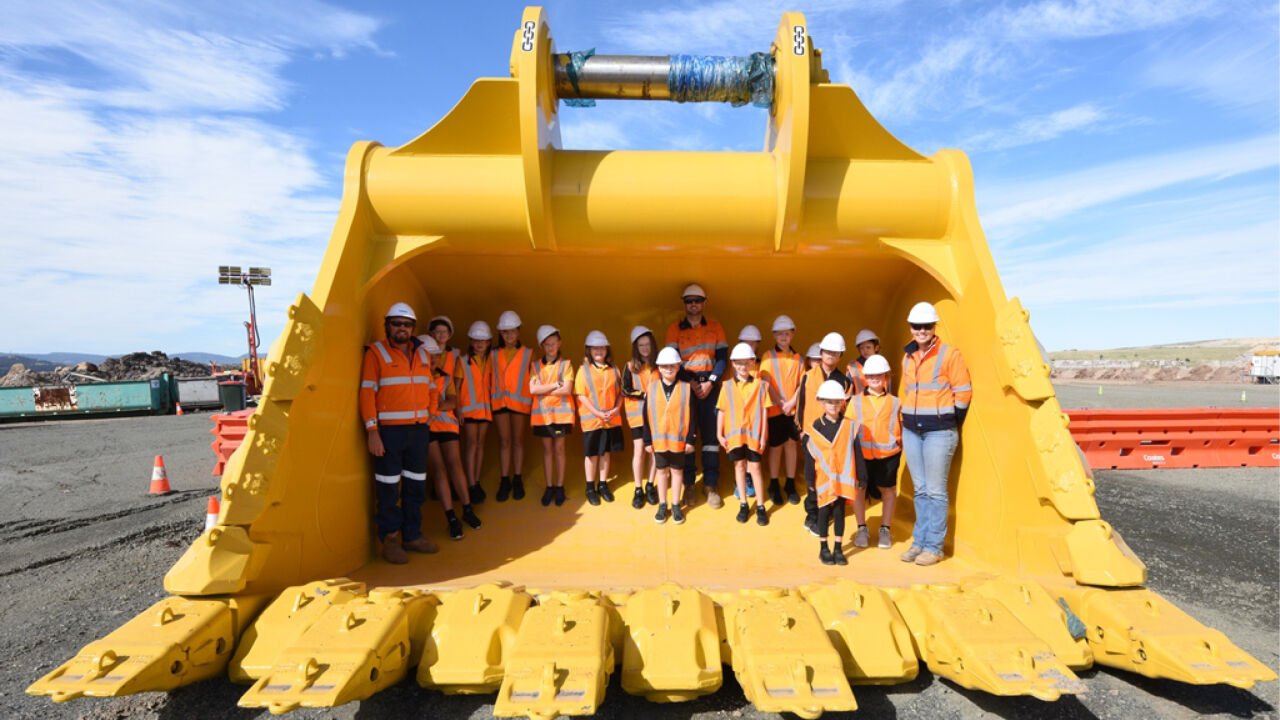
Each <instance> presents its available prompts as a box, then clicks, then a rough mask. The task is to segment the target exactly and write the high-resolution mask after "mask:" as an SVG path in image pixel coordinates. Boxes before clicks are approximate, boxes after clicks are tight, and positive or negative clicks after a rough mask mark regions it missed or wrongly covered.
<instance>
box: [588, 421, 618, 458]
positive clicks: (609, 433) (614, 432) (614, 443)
mask: <svg viewBox="0 0 1280 720" xmlns="http://www.w3.org/2000/svg"><path fill="white" fill-rule="evenodd" d="M616 452H622V428H620V427H611V428H600V429H599V430H587V431H586V432H584V433H582V454H583V455H584V456H586V457H598V456H600V455H604V454H606V453H616Z"/></svg>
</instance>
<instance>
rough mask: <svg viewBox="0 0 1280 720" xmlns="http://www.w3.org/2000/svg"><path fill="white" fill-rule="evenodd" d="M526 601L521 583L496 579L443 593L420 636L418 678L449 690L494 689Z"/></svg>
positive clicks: (528, 600) (427, 685)
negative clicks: (509, 583)
mask: <svg viewBox="0 0 1280 720" xmlns="http://www.w3.org/2000/svg"><path fill="white" fill-rule="evenodd" d="M532 602H533V598H531V597H530V596H529V594H528V593H526V592H524V591H523V590H522V589H520V588H512V587H503V586H500V585H483V586H481V587H478V588H472V589H469V590H458V591H456V592H452V593H448V594H447V595H443V596H442V597H441V605H440V607H439V608H438V610H437V612H436V620H435V622H434V623H433V624H432V626H431V628H430V633H429V634H428V635H427V636H426V638H425V639H424V649H423V654H422V663H421V664H420V665H418V684H419V685H421V686H422V687H424V688H433V689H437V690H441V691H443V692H445V693H450V694H452V693H491V692H494V691H496V690H497V689H498V687H499V686H500V685H501V684H502V676H503V674H504V672H505V670H506V663H507V659H508V658H509V657H510V656H511V653H512V650H513V649H514V648H515V643H516V633H517V631H518V630H519V629H520V623H521V622H522V621H523V620H524V616H525V613H526V612H527V611H528V610H529V606H530V604H532Z"/></svg>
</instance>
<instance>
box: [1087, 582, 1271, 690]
mask: <svg viewBox="0 0 1280 720" xmlns="http://www.w3.org/2000/svg"><path fill="white" fill-rule="evenodd" d="M1062 595H1063V597H1065V598H1066V600H1067V602H1068V603H1069V604H1070V606H1071V609H1072V610H1073V611H1075V613H1076V615H1078V616H1080V619H1081V620H1082V621H1083V622H1084V624H1085V627H1086V629H1087V632H1088V635H1087V637H1088V640H1089V646H1090V647H1091V648H1093V654H1094V658H1095V659H1096V660H1097V661H1098V662H1099V663H1101V664H1103V665H1108V666H1110V667H1115V668H1120V669H1121V670H1128V671H1130V672H1135V673H1138V674H1140V675H1146V676H1147V677H1154V678H1171V679H1173V680H1178V681H1180V682H1185V683H1192V684H1194V685H1213V684H1217V683H1225V684H1227V685H1232V686H1235V687H1238V688H1251V687H1253V685H1254V683H1258V682H1268V681H1271V680H1275V679H1276V674H1275V672H1273V671H1272V670H1271V669H1270V668H1268V667H1267V666H1265V665H1263V664H1262V663H1260V662H1258V661H1257V660H1255V659H1254V658H1253V657H1252V656H1250V655H1249V654H1248V653H1246V652H1244V651H1243V650H1241V649H1240V648H1238V647H1236V646H1235V644H1234V643H1232V642H1231V641H1230V640H1228V639H1227V636H1226V635H1223V634H1222V633H1221V632H1218V631H1217V630H1213V629H1210V628H1207V627H1205V626H1204V625H1201V624H1200V623H1199V622H1198V621H1197V620H1196V619H1195V618H1193V617H1191V616H1190V615H1188V614H1186V613H1185V612H1183V611H1181V610H1179V609H1178V608H1177V607H1176V606H1174V604H1173V603H1171V602H1169V601H1168V600H1165V599H1164V598H1162V597H1160V596H1159V595H1157V594H1156V593H1154V592H1151V591H1150V590H1146V589H1142V588H1134V589H1132V590H1101V589H1098V588H1083V587H1067V588H1063V589H1062Z"/></svg>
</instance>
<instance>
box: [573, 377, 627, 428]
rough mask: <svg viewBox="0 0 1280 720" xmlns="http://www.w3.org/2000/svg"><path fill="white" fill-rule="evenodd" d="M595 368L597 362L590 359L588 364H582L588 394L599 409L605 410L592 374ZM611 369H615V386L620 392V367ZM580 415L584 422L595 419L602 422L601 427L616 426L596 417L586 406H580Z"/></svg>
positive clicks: (616, 418)
mask: <svg viewBox="0 0 1280 720" xmlns="http://www.w3.org/2000/svg"><path fill="white" fill-rule="evenodd" d="M595 369H596V368H595V364H594V363H592V362H590V361H588V362H587V364H586V365H583V366H582V374H583V376H585V377H586V379H587V396H588V397H590V398H591V404H592V405H595V406H596V409H597V410H600V411H603V410H604V403H602V402H601V401H600V395H599V393H597V392H596V381H595V378H593V377H592V375H593V374H594V372H593V371H594V370H595ZM610 369H612V370H613V379H614V388H615V389H616V390H617V391H618V392H622V381H621V379H619V378H618V369H617V368H610ZM578 415H579V417H581V418H582V420H583V422H586V421H588V420H595V421H596V422H598V423H600V427H616V426H615V425H611V424H606V423H605V421H603V420H601V419H599V418H597V417H595V416H594V415H592V414H591V411H589V410H587V409H586V408H585V407H580V408H578ZM614 419H615V420H618V419H619V418H618V417H617V416H616V415H615V416H614ZM621 424H622V423H621V422H619V423H618V425H621Z"/></svg>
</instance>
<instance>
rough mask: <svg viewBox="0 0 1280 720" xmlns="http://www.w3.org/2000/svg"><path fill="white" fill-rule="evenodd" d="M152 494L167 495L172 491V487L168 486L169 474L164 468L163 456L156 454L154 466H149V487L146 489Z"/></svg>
mask: <svg viewBox="0 0 1280 720" xmlns="http://www.w3.org/2000/svg"><path fill="white" fill-rule="evenodd" d="M148 492H149V493H150V494H152V495H168V494H169V493H171V492H173V488H171V487H169V474H168V473H166V472H165V469H164V458H163V457H161V456H159V455H157V456H156V464H155V467H153V468H151V489H150V490H149V491H148Z"/></svg>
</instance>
